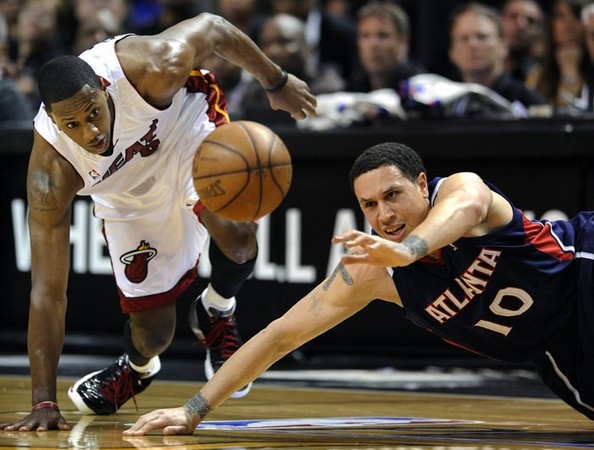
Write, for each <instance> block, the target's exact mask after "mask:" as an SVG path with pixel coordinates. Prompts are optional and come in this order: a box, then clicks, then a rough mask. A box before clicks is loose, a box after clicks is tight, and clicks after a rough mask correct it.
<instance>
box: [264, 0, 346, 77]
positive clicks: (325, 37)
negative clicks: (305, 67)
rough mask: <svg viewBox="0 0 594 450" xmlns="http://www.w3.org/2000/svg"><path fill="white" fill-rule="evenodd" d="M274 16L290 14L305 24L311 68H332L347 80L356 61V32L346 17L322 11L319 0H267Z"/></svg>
mask: <svg viewBox="0 0 594 450" xmlns="http://www.w3.org/2000/svg"><path fill="white" fill-rule="evenodd" d="M270 3H271V6H272V11H273V12H274V13H275V14H280V13H284V14H290V15H292V16H295V17H298V18H299V19H301V20H302V21H303V22H304V23H305V41H306V42H307V45H308V46H309V49H310V52H311V56H310V61H309V62H308V64H310V66H311V67H310V68H311V69H312V70H314V69H315V68H317V67H319V66H324V67H330V66H332V67H335V68H336V70H338V73H339V74H340V76H341V77H342V78H343V79H345V80H347V79H348V78H349V77H350V76H351V72H352V70H353V68H354V67H355V64H356V61H357V56H356V55H357V45H356V29H355V24H354V22H353V21H352V20H351V19H349V18H347V17H340V16H335V15H332V14H330V13H328V12H327V11H324V10H323V9H321V7H320V4H319V2H318V0H270Z"/></svg>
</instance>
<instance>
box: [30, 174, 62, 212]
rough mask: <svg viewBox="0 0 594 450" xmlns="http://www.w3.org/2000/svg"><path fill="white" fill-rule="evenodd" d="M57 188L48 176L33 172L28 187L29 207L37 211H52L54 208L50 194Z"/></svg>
mask: <svg viewBox="0 0 594 450" xmlns="http://www.w3.org/2000/svg"><path fill="white" fill-rule="evenodd" d="M56 188H57V186H56V185H55V184H54V182H53V180H52V178H51V177H50V175H49V174H47V173H44V172H35V173H33V174H32V175H31V182H30V187H29V207H30V208H33V209H36V210H39V211H54V210H56V209H57V208H56V206H55V205H54V204H52V202H51V200H52V194H53V192H54V191H55V190H56Z"/></svg>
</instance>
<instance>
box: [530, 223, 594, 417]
mask: <svg viewBox="0 0 594 450" xmlns="http://www.w3.org/2000/svg"><path fill="white" fill-rule="evenodd" d="M571 222H572V223H573V224H574V229H575V230H576V245H575V247H576V260H575V269H576V272H575V277H576V279H575V283H576V296H577V298H576V308H575V311H574V313H573V315H572V316H571V319H570V320H569V323H568V326H567V327H566V329H565V333H563V336H558V339H557V340H556V341H555V342H554V343H553V344H551V345H550V346H549V347H548V348H547V350H546V352H545V353H544V355H542V357H540V358H538V359H537V360H536V365H537V368H538V372H539V374H540V376H541V377H542V379H543V381H544V382H545V383H546V384H547V386H549V388H551V390H552V391H553V392H554V393H555V394H556V395H558V396H559V397H560V398H561V399H563V400H564V401H565V402H566V403H568V404H569V405H571V406H572V407H573V408H574V409H576V410H577V411H579V412H581V413H582V414H584V415H585V416H587V417H588V418H590V419H592V420H594V213H593V212H583V213H580V214H578V215H577V216H576V217H574V218H573V219H572V220H571Z"/></svg>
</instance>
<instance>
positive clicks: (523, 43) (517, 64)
mask: <svg viewBox="0 0 594 450" xmlns="http://www.w3.org/2000/svg"><path fill="white" fill-rule="evenodd" d="M544 22H545V21H544V12H543V10H542V8H541V6H540V4H539V3H538V2H537V1H536V0H507V1H505V2H504V4H503V8H502V9H501V24H502V25H503V41H504V43H505V47H506V49H507V55H506V58H505V71H506V72H507V73H509V74H510V75H511V76H512V77H514V78H516V79H518V80H520V81H522V82H524V81H525V80H526V76H527V75H528V73H530V72H531V71H532V70H533V69H534V68H535V67H536V66H537V65H538V64H540V62H541V60H542V58H543V56H544V52H545V50H546V34H545V24H544Z"/></svg>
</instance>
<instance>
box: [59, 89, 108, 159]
mask: <svg viewBox="0 0 594 450" xmlns="http://www.w3.org/2000/svg"><path fill="white" fill-rule="evenodd" d="M51 106H52V108H51V113H50V117H51V118H52V120H53V121H54V123H55V124H56V125H57V126H58V128H59V129H60V131H62V132H63V133H65V134H66V136H68V137H69V138H70V139H72V140H73V141H74V142H76V143H77V144H78V145H80V146H81V147H82V148H84V149H85V150H86V151H87V152H89V153H93V154H96V155H100V154H102V153H105V152H106V151H107V150H108V149H109V146H110V143H111V112H110V108H109V96H108V94H107V92H105V91H104V90H103V89H96V88H91V87H90V86H88V85H86V86H85V87H83V88H82V89H81V90H80V91H78V92H77V93H76V94H74V95H73V96H72V97H70V98H68V99H66V100H62V101H60V102H56V103H53V104H52V105H51Z"/></svg>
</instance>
